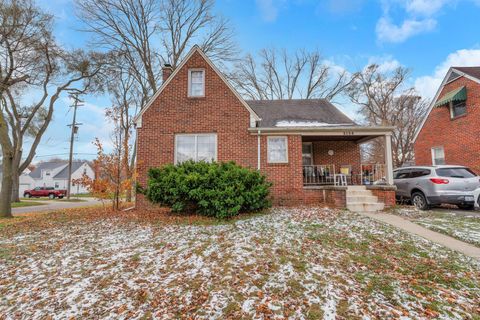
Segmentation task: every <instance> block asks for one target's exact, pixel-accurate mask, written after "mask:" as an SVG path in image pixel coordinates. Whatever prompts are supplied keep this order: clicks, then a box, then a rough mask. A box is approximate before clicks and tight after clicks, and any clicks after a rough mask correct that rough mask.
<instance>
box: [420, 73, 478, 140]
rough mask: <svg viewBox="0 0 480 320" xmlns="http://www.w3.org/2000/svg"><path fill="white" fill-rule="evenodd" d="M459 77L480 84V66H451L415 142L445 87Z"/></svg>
mask: <svg viewBox="0 0 480 320" xmlns="http://www.w3.org/2000/svg"><path fill="white" fill-rule="evenodd" d="M459 77H465V78H467V79H470V80H472V81H475V82H477V83H479V84H480V67H450V69H449V70H448V72H447V74H446V75H445V78H443V81H442V84H441V85H440V87H439V88H438V90H437V93H436V94H435V97H434V98H433V99H432V101H431V102H430V106H429V108H428V110H427V113H426V114H425V117H424V118H423V120H422V123H421V124H420V126H419V127H418V129H417V132H415V136H414V137H413V142H415V141H416V140H417V138H418V135H419V134H420V131H422V128H423V126H424V125H425V122H427V119H428V116H429V115H430V112H432V109H433V108H434V106H435V103H436V102H437V101H438V98H439V97H440V93H441V92H442V89H443V87H444V86H445V85H446V84H447V83H449V82H452V81H454V80H456V79H458V78H459Z"/></svg>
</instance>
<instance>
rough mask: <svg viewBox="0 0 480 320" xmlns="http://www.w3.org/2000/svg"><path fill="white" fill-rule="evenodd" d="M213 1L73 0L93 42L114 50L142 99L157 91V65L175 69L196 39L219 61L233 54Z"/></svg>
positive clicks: (159, 75) (228, 33)
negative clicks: (215, 11)
mask: <svg viewBox="0 0 480 320" xmlns="http://www.w3.org/2000/svg"><path fill="white" fill-rule="evenodd" d="M213 5H214V0H122V1H117V0H77V8H78V13H79V16H80V18H81V19H82V20H83V21H84V22H85V24H86V25H87V26H88V28H87V29H86V31H88V32H92V33H93V34H94V36H95V39H96V43H97V44H98V45H101V46H103V47H106V48H107V49H109V50H112V51H114V52H117V56H118V57H123V59H124V64H126V65H128V69H129V72H131V73H132V75H133V77H134V79H135V80H136V81H137V83H138V85H139V86H140V88H141V89H142V95H143V100H144V101H143V103H142V105H144V103H145V102H146V100H147V99H148V98H149V97H150V96H151V95H152V94H153V93H154V92H155V91H156V90H157V89H158V87H159V86H160V83H161V79H162V72H161V66H162V64H164V63H169V64H171V65H172V66H173V67H174V68H175V67H176V66H177V65H178V63H179V62H180V61H181V59H182V58H183V57H184V56H185V54H186V53H187V52H188V50H189V49H190V48H191V47H192V46H193V44H195V43H196V42H198V43H199V45H200V46H201V47H202V49H203V50H204V51H205V53H206V54H208V55H209V56H210V57H212V58H213V59H217V60H220V59H221V60H230V59H232V57H234V56H235V54H234V53H235V46H234V44H233V42H232V31H231V29H230V28H229V26H228V22H227V21H226V20H225V19H223V18H221V17H219V16H217V15H215V14H213Z"/></svg>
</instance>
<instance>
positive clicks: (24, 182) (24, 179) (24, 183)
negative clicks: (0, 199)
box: [0, 167, 34, 197]
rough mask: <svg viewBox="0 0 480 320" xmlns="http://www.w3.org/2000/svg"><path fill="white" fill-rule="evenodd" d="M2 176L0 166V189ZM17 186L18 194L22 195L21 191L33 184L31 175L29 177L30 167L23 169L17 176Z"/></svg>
mask: <svg viewBox="0 0 480 320" xmlns="http://www.w3.org/2000/svg"><path fill="white" fill-rule="evenodd" d="M2 178H3V172H2V168H1V167H0V191H1V190H2V185H1V181H2ZM19 182H20V184H19V187H18V194H19V195H20V197H21V196H23V191H25V190H27V189H29V188H30V187H31V186H32V185H33V184H34V180H33V179H32V177H30V169H28V168H27V169H25V171H23V172H22V174H21V175H20V177H19Z"/></svg>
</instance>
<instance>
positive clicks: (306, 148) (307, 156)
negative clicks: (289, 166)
mask: <svg viewBox="0 0 480 320" xmlns="http://www.w3.org/2000/svg"><path fill="white" fill-rule="evenodd" d="M302 164H303V165H304V166H311V165H313V145H312V143H311V142H303V143H302Z"/></svg>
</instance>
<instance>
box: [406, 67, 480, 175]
mask: <svg viewBox="0 0 480 320" xmlns="http://www.w3.org/2000/svg"><path fill="white" fill-rule="evenodd" d="M479 137H480V67H452V68H450V69H449V70H448V72H447V74H446V76H445V78H444V79H443V82H442V84H441V85H440V88H439V89H438V91H437V94H436V95H435V97H434V99H433V101H432V103H431V105H430V108H429V109H428V112H427V115H426V117H425V119H424V120H423V122H422V123H421V126H420V127H419V129H418V130H417V133H416V135H415V138H414V139H415V140H414V142H415V144H414V149H415V163H416V164H417V165H440V164H456V165H464V166H468V167H470V168H471V169H472V170H474V171H475V172H476V173H477V174H480V144H479V142H478V139H479Z"/></svg>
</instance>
